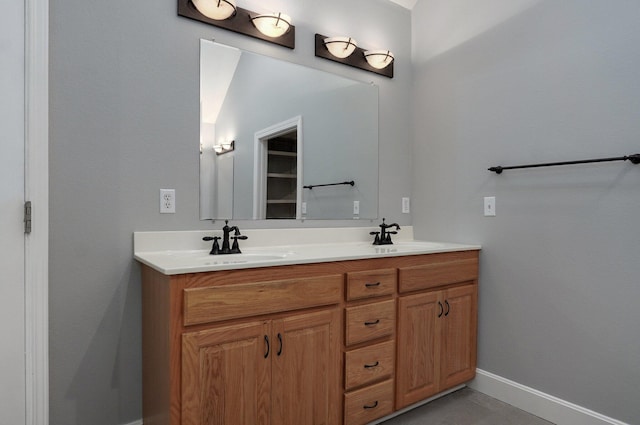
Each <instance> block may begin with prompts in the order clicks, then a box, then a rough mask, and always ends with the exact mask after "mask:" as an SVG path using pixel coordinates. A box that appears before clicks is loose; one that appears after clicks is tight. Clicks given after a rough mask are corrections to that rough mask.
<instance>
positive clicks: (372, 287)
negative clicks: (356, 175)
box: [347, 269, 398, 301]
mask: <svg viewBox="0 0 640 425" xmlns="http://www.w3.org/2000/svg"><path fill="white" fill-rule="evenodd" d="M397 274H398V272H397V271H396V269H383V270H371V271H364V272H351V273H347V301H351V300H359V299H362V298H370V297H379V296H381V295H390V294H393V293H394V292H395V290H396V281H397V278H396V277H397Z"/></svg>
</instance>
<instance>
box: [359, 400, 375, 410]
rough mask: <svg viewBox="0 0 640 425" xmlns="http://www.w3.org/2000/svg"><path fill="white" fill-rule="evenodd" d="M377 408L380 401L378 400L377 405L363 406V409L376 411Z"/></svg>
mask: <svg viewBox="0 0 640 425" xmlns="http://www.w3.org/2000/svg"><path fill="white" fill-rule="evenodd" d="M376 407H378V400H376V402H375V403H373V405H372V406H369V405H367V404H365V405H364V406H362V408H363V409H375V408H376Z"/></svg>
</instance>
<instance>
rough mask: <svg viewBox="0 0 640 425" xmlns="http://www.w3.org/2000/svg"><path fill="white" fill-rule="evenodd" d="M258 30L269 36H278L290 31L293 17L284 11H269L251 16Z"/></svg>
mask: <svg viewBox="0 0 640 425" xmlns="http://www.w3.org/2000/svg"><path fill="white" fill-rule="evenodd" d="M251 21H252V22H253V25H255V26H256V28H257V29H258V31H260V32H261V33H262V34H264V35H266V36H267V37H273V38H277V37H280V36H281V35H283V34H286V33H287V31H289V27H290V26H291V17H290V16H289V15H285V14H284V13H268V14H263V15H257V16H254V17H253V18H251Z"/></svg>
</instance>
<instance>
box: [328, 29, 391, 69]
mask: <svg viewBox="0 0 640 425" xmlns="http://www.w3.org/2000/svg"><path fill="white" fill-rule="evenodd" d="M315 47H316V56H317V57H319V58H324V59H329V60H331V61H334V62H340V63H342V64H344V65H349V66H353V67H355V68H359V69H363V70H365V71H369V72H373V73H375V74H379V75H384V76H385V77H389V78H393V63H394V58H393V53H391V52H390V51H388V50H364V49H361V48H360V47H358V46H357V43H356V42H355V40H354V39H352V38H350V37H326V36H324V35H321V34H316V43H315Z"/></svg>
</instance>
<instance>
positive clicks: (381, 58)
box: [364, 50, 394, 69]
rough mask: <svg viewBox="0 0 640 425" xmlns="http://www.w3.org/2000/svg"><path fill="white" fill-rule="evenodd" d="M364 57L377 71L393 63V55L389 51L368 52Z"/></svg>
mask: <svg viewBox="0 0 640 425" xmlns="http://www.w3.org/2000/svg"><path fill="white" fill-rule="evenodd" d="M364 57H365V59H367V62H368V63H369V65H371V66H372V67H374V68H375V69H384V68H386V67H388V66H389V65H390V64H392V63H393V59H394V58H393V53H391V52H390V51H388V50H367V51H366V52H364Z"/></svg>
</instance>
